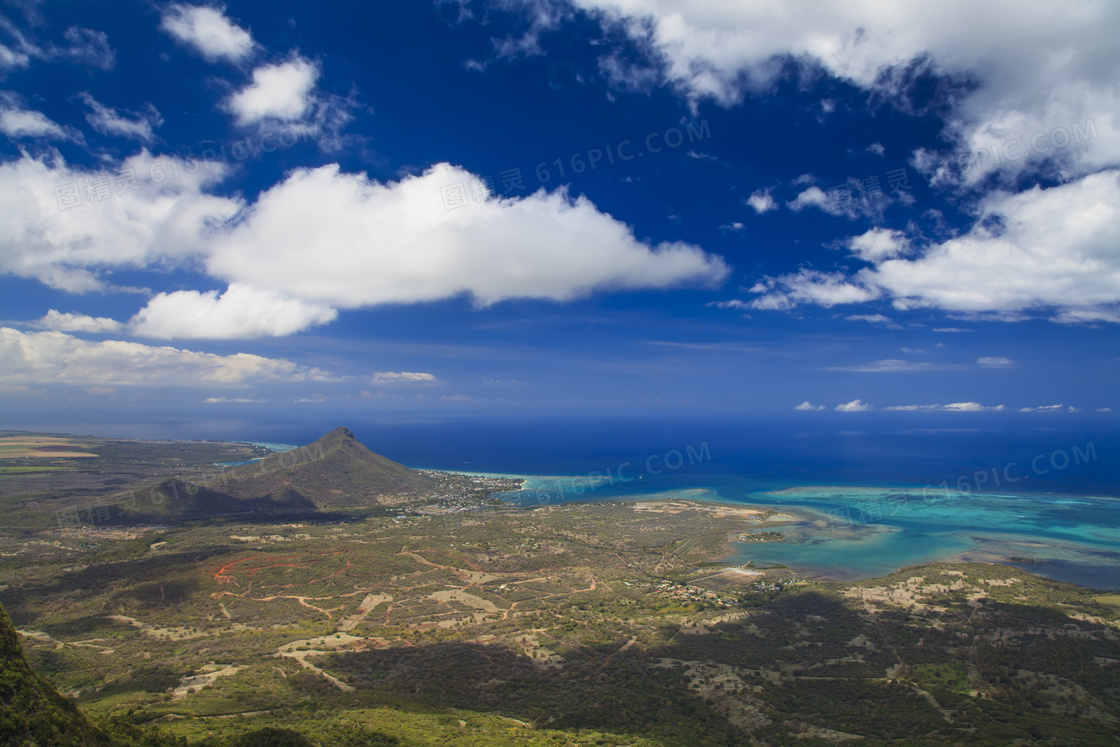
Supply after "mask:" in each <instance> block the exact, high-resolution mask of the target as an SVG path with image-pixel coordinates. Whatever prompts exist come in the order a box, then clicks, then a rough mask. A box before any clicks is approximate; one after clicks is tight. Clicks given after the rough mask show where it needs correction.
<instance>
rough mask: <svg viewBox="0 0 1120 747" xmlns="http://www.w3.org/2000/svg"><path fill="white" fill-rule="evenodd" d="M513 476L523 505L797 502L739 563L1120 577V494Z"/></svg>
mask: <svg viewBox="0 0 1120 747" xmlns="http://www.w3.org/2000/svg"><path fill="white" fill-rule="evenodd" d="M507 476H509V477H515V478H519V479H522V480H524V481H525V482H524V484H523V486H522V488H521V490H519V491H516V492H512V493H507V494H505V495H504V497H505V498H506V499H507V500H510V501H511V502H514V503H517V504H519V505H524V506H533V505H544V504H553V503H565V502H573V501H601V500H634V499H641V498H646V499H648V498H653V497H658V498H681V499H690V500H701V501H714V502H722V503H736V504H746V505H754V506H768V507H772V508H774V509H777V510H779V511H785V512H788V514H789V516H790V519H789V520H788V521H784V522H783V523H781V524H780V525H775V524H773V523H769V524H767V525H766V526H768V527H771V528H774V529H780V531H781V532H782V533H783V534H784V535H785V540H784V541H782V542H772V543H734V542H733V543H732V547H733V555H732V556H731V557H730V558H728V560H729V561H730V562H732V563H736V564H742V563H746V562H747V561H750V562H751V563H753V564H755V565H767V564H779V565H783V566H787V567H789V568H791V569H794V570H796V571H798V572H799V573H801V574H806V575H810V576H814V577H818V578H825V579H835V580H855V579H861V578H872V577H877V576H882V575H885V574H888V573H891V572H893V571H895V570H897V569H899V568H904V567H907V566H911V565H917V564H920V563H925V562H931V561H952V560H958V561H986V562H999V563H1005V564H1008V565H1014V566H1017V567H1019V568H1023V569H1024V570H1028V571H1030V572H1032V573H1037V574H1039V575H1042V576H1046V577H1049V578H1054V579H1057V580H1062V581H1070V582H1072V583H1076V584H1081V585H1083V586H1088V587H1091V588H1097V589H1118V588H1120V498H1115V497H1108V496H1075V495H1058V494H1053V493H1009V492H989V491H973V492H970V493H962V492H957V491H952V490H944V489H929V488H921V487H915V488H907V487H899V486H892V487H848V486H844V487H832V486H813V487H805V486H795V485H791V486H788V487H780V488H777V489H773V486H770V487H771V489H765V490H752V489H751V486H750V485H748V484H745V482H744V480H743V479H742V478H741V477H740V476H730V475H728V476H718V477H717V476H714V475H704V476H703V477H702V478H701V480H702V481H703V484H693V485H686V484H680V485H674V486H667V485H666V484H665V483H664V481H661V480H658V481H654V480H648V481H646V480H643V479H641V478H638V479H632V480H631V481H630V482H627V483H620V482H618V481H616V480H608V479H607V478H606V477H603V478H598V477H592V478H589V477H587V476H582V477H563V476H519V475H507ZM682 477H683V476H682ZM693 477H694V478H695V477H697V476H693ZM760 526H763V525H761V524H760Z"/></svg>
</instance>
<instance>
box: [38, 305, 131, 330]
mask: <svg viewBox="0 0 1120 747" xmlns="http://www.w3.org/2000/svg"><path fill="white" fill-rule="evenodd" d="M35 326H36V327H41V328H43V329H53V330H55V331H57V332H90V333H94V334H97V333H103V332H119V331H120V330H121V328H122V327H123V326H124V325H123V324H121V323H120V322H118V321H117V320H116V319H110V318H108V317H104V316H98V317H93V316H89V315H87V314H71V313H65V314H63V313H60V312H59V311H57V310H55V309H50V310H49V311H47V313H46V314H45V315H44V316H43V318H42V319H40V320H39V321H37V322H36V323H35Z"/></svg>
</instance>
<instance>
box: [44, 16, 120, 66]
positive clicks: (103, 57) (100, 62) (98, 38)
mask: <svg viewBox="0 0 1120 747" xmlns="http://www.w3.org/2000/svg"><path fill="white" fill-rule="evenodd" d="M63 36H64V37H66V41H68V42H70V46H69V47H62V48H57V47H53V46H52V47H51V48H50V49H49V50H48V51H47V52H46V53H45V55H44V56H45V57H47V58H64V59H69V60H70V61H72V62H76V63H78V64H81V65H89V66H90V67H96V68H99V69H101V70H112V69H113V68H114V67H116V65H117V53H116V52H115V51H113V48H112V47H111V46H109V35H108V34H106V33H105V32H104V31H94V30H93V29H84V28H81V27H80V26H71V27H70V28H68V29H66V31H65V32H63Z"/></svg>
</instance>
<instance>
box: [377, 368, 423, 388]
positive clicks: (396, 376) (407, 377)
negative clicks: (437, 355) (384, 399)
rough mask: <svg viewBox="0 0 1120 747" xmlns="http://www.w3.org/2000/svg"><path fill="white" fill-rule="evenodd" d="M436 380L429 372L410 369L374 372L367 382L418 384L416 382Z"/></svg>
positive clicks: (378, 383)
mask: <svg viewBox="0 0 1120 747" xmlns="http://www.w3.org/2000/svg"><path fill="white" fill-rule="evenodd" d="M435 381H438V379H436V377H435V374H430V373H414V372H411V371H382V372H381V373H375V374H374V375H373V377H372V378H371V379H370V380H369V383H371V384H374V385H381V384H418V383H427V384H430V383H433V382H435Z"/></svg>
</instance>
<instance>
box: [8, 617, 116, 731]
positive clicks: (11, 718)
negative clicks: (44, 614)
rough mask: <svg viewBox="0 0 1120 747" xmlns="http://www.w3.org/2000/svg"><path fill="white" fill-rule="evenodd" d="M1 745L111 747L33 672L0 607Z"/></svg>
mask: <svg viewBox="0 0 1120 747" xmlns="http://www.w3.org/2000/svg"><path fill="white" fill-rule="evenodd" d="M0 704H2V705H3V709H2V710H0V744H5V745H44V746H45V745H51V746H52V747H55V746H58V747H64V746H68V745H82V746H85V745H90V746H91V747H92V746H94V745H106V746H107V745H110V744H112V742H111V741H110V740H109V737H107V736H106V735H105V734H104V733H103V732H101V731H100V730H99V729H97V728H95V727H94V726H93V725H91V724H90V723H89V721H87V720H86V718H85V716H83V715H82V713H81V712H80V711H79V710H78V709H77V707H76V706H75V705H74V704H73V703H71V702H70V701H69V700H67V699H66V698H64V697H62V696H61V695H59V694H58V693H57V692H56V691H55V689H54V688H53V687H51V686H50V685H49V684H48V683H47V682H45V681H44V680H42V679H41V678H40V677H38V676H36V674H35V673H34V672H33V671H32V670H31V667H30V666H28V664H27V660H26V659H24V656H23V649H22V648H21V647H20V642H19V634H18V633H16V631H15V628H13V627H12V621H11V619H10V618H9V617H8V613H7V611H6V610H5V609H4V608H3V607H0Z"/></svg>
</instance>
